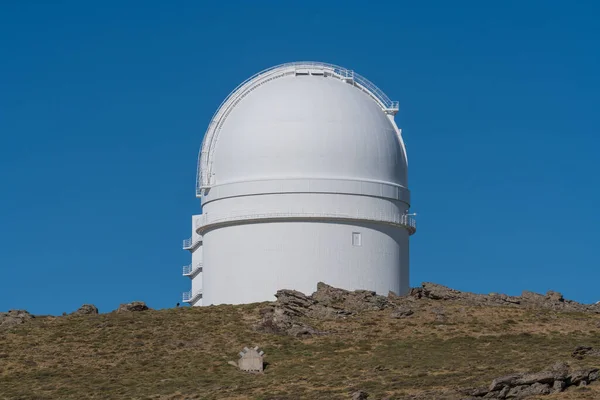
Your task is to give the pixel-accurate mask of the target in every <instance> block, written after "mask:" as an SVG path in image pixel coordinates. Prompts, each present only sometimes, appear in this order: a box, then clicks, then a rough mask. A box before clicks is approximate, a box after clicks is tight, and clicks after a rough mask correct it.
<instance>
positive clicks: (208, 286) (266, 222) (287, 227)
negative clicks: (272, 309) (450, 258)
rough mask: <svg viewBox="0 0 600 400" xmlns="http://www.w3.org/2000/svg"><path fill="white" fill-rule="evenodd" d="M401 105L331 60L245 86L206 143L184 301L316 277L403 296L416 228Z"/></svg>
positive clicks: (224, 298)
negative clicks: (411, 211)
mask: <svg viewBox="0 0 600 400" xmlns="http://www.w3.org/2000/svg"><path fill="white" fill-rule="evenodd" d="M397 111H398V103H397V102H394V101H390V99H389V98H388V97H387V96H386V95H385V94H384V93H383V92H382V91H381V90H380V89H378V88H377V87H376V86H375V85H373V84H372V83H371V82H369V81H368V80H367V79H365V78H364V77H362V76H360V75H358V74H356V73H354V72H352V71H350V70H347V69H344V68H341V67H338V66H335V65H330V64H324V63H315V62H297V63H289V64H283V65H279V66H276V67H273V68H270V69H267V70H265V71H262V72H260V73H258V74H257V75H254V76H253V77H251V78H249V79H248V80H246V81H245V82H243V83H242V84H241V85H239V86H238V87H237V88H236V89H235V90H234V91H233V92H232V93H231V94H230V95H229V96H228V97H227V98H226V99H225V101H223V103H222V104H221V106H220V107H219V109H218V110H217V112H216V113H215V115H214V116H213V118H212V120H211V121H210V124H209V126H208V130H207V131H206V133H205V135H204V140H203V142H202V148H201V150H200V155H199V159H198V171H197V179H196V196H197V197H198V198H200V200H201V204H202V214H199V215H194V216H193V217H192V237H191V238H190V239H187V240H185V241H184V244H183V248H184V249H186V250H189V251H190V252H191V253H192V263H191V264H190V265H188V266H185V267H184V269H183V275H185V276H188V277H189V278H191V281H192V289H191V291H189V292H186V293H184V295H183V301H184V302H187V303H189V304H191V305H194V306H199V305H211V304H243V303H252V302H260V301H269V300H274V299H275V297H274V294H275V292H276V291H277V290H279V289H284V288H285V289H295V290H299V291H301V292H303V293H307V294H309V293H312V292H313V291H315V290H316V286H317V283H318V282H319V281H322V282H325V283H327V284H329V285H332V286H335V287H339V288H344V289H348V290H356V289H367V290H372V291H376V292H377V293H379V294H384V295H386V294H387V293H388V291H393V292H395V293H397V294H405V293H406V292H407V291H408V290H409V282H408V270H409V268H408V264H409V254H408V247H409V245H408V242H409V236H410V235H412V234H414V233H415V231H416V225H415V221H414V219H413V218H412V217H411V216H410V215H409V214H408V210H409V207H410V192H409V190H408V183H407V159H406V149H405V147H404V142H403V140H402V135H401V131H400V129H398V127H397V126H396V123H395V122H394V115H395V114H396V112H397Z"/></svg>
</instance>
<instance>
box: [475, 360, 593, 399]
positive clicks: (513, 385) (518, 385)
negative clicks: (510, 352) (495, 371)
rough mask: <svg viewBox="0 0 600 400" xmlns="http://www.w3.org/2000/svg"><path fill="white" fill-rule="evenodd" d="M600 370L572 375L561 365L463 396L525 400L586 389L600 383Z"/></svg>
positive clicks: (514, 376) (506, 379) (498, 381)
mask: <svg viewBox="0 0 600 400" xmlns="http://www.w3.org/2000/svg"><path fill="white" fill-rule="evenodd" d="M599 370H600V369H598V368H585V369H579V370H574V371H571V372H569V366H568V365H567V364H566V363H562V362H559V363H556V364H555V365H553V366H552V367H551V368H550V369H548V370H546V371H541V372H526V373H517V374H511V375H506V376H502V377H499V378H496V379H494V380H493V381H492V383H491V384H490V386H489V387H487V388H477V389H468V390H465V391H464V393H465V394H466V395H469V396H471V397H470V398H471V399H477V398H484V399H524V398H527V397H529V396H540V395H547V394H552V393H560V392H562V391H563V390H565V389H566V388H567V387H569V386H585V385H587V384H589V383H590V382H593V381H595V380H598V375H599V373H598V372H599Z"/></svg>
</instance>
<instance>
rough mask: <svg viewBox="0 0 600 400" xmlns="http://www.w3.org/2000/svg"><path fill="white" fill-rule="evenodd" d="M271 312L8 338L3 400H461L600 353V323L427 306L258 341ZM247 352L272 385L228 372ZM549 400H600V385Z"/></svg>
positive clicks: (2, 364)
mask: <svg viewBox="0 0 600 400" xmlns="http://www.w3.org/2000/svg"><path fill="white" fill-rule="evenodd" d="M265 306H266V304H265V303H262V304H251V305H243V306H210V307H197V308H189V307H182V308H176V309H165V310H148V311H143V312H129V313H108V314H99V315H82V316H78V315H72V316H63V317H37V318H35V319H33V320H31V321H29V322H27V323H24V324H22V325H18V326H15V327H12V328H11V329H7V330H5V331H0V399H10V400H14V399H38V400H44V399H147V400H150V399H338V398H339V399H349V398H351V397H352V393H353V392H355V391H358V390H362V391H364V392H367V393H368V394H369V399H383V398H389V399H460V398H464V397H466V396H464V395H461V394H460V392H459V390H460V389H461V388H466V387H475V386H486V385H489V383H490V382H491V381H492V379H494V378H496V377H498V376H501V375H505V374H508V373H513V372H521V371H536V370H542V369H544V368H547V367H548V366H549V365H552V364H553V363H555V362H557V361H566V362H568V363H569V364H570V365H571V367H573V368H578V367H588V366H599V365H600V357H595V358H583V359H581V360H579V359H576V358H574V357H572V356H571V353H572V352H573V349H574V348H575V347H577V346H578V345H588V346H594V347H595V348H600V315H598V314H593V313H577V312H562V311H554V310H535V309H520V308H511V307H482V306H468V305H466V306H465V305H461V304H458V303H454V302H452V301H445V302H444V303H443V316H444V318H443V321H440V318H439V315H440V310H439V308H440V302H436V301H433V300H429V299H424V300H421V301H420V303H419V306H418V308H416V309H415V312H414V314H413V315H410V316H407V317H405V318H391V317H390V310H387V309H385V310H379V311H365V312H361V313H357V314H355V315H351V316H348V317H345V318H338V319H333V320H318V321H317V320H311V321H310V323H311V325H312V326H313V327H314V328H316V329H318V330H319V331H324V332H327V333H326V334H323V335H316V336H312V337H308V338H295V337H290V336H280V335H274V334H267V333H260V332H257V331H256V330H255V329H253V326H254V324H255V323H256V321H258V320H260V318H261V316H260V314H259V311H260V310H261V309H263V308H264V307H265ZM244 346H260V348H261V349H262V350H264V351H265V353H266V358H265V361H266V363H267V364H266V368H265V371H264V373H262V374H248V373H243V372H241V371H239V370H237V369H236V368H235V367H233V366H231V365H230V364H228V361H236V360H237V359H238V356H237V353H238V352H239V351H240V350H241V349H242V348H243V347H244ZM543 398H544V399H548V400H551V399H599V398H600V384H599V383H597V382H596V383H592V384H590V385H589V386H587V387H584V388H572V389H569V390H567V391H566V392H564V393H559V394H555V395H550V396H544V397H543Z"/></svg>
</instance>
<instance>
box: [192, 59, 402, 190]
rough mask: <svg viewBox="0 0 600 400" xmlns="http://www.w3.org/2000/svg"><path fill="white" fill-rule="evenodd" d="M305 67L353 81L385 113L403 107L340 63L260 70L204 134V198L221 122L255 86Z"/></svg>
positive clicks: (200, 177) (199, 181)
mask: <svg viewBox="0 0 600 400" xmlns="http://www.w3.org/2000/svg"><path fill="white" fill-rule="evenodd" d="M303 68H306V69H318V70H322V71H323V74H324V75H325V76H333V77H336V78H338V79H341V80H345V81H349V82H352V84H353V85H354V86H356V87H357V88H359V89H360V90H362V91H363V92H365V93H366V94H368V95H369V96H370V97H371V98H372V99H373V100H375V101H376V102H377V103H378V104H379V105H380V106H381V108H382V110H383V111H384V112H385V113H388V114H392V115H393V114H395V113H396V112H397V111H398V109H399V104H398V102H397V101H392V100H390V98H389V97H388V96H387V95H386V94H385V93H384V92H383V91H382V90H381V89H379V88H378V87H377V86H375V84H373V83H372V82H371V81H369V80H368V79H367V78H365V77H364V76H362V75H360V74H357V73H355V72H354V71H352V70H349V69H346V68H343V67H340V66H337V65H333V64H327V63H321V62H314V61H301V62H293V63H287V64H281V65H277V66H274V67H271V68H267V69H265V70H263V71H260V72H258V73H257V74H254V75H252V76H251V77H250V78H248V79H246V80H245V81H243V82H242V83H240V84H239V85H238V86H237V87H236V88H235V89H234V90H233V91H231V93H229V95H228V96H227V97H226V98H225V100H223V102H222V103H221V104H220V105H219V107H218V108H217V111H216V112H215V113H214V114H213V116H212V118H211V120H210V123H209V125H208V128H207V130H206V133H205V134H204V139H203V140H202V145H201V147H200V152H199V153H198V168H197V174H196V196H198V197H200V196H201V194H202V189H204V188H208V187H210V186H211V184H212V182H211V174H212V171H211V161H210V159H211V158H212V153H213V151H214V148H215V144H216V141H217V139H218V136H219V135H218V132H219V131H220V129H221V125H222V124H223V121H224V119H225V118H226V117H227V115H228V114H229V112H230V111H231V110H232V109H233V107H235V105H236V104H237V103H238V102H239V101H240V100H241V99H242V98H244V97H245V96H246V94H248V93H249V92H250V91H252V89H253V88H254V87H257V86H260V85H262V84H264V83H265V82H269V81H271V80H273V79H276V78H279V77H283V76H286V75H290V74H295V73H296V71H297V70H298V69H303Z"/></svg>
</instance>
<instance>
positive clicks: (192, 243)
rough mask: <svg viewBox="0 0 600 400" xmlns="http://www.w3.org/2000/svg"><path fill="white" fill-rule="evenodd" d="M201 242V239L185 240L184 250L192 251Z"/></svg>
mask: <svg viewBox="0 0 600 400" xmlns="http://www.w3.org/2000/svg"><path fill="white" fill-rule="evenodd" d="M201 241H202V239H201V238H197V239H196V240H194V238H193V237H191V238H188V239H184V240H183V249H184V250H191V249H193V248H195V247H196V246H197V245H198V244H199V243H200V242H201Z"/></svg>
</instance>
